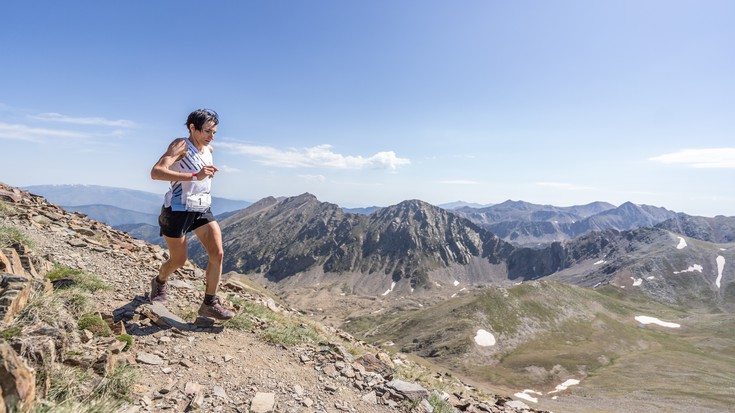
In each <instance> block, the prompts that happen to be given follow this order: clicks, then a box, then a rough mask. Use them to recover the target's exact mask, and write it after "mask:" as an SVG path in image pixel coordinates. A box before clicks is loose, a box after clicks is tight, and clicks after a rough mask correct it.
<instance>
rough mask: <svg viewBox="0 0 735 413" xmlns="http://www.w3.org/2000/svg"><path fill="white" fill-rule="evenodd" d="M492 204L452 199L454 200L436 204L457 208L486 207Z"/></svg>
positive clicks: (442, 206) (445, 207)
mask: <svg viewBox="0 0 735 413" xmlns="http://www.w3.org/2000/svg"><path fill="white" fill-rule="evenodd" d="M491 205H492V204H478V203H474V202H465V201H454V202H448V203H446V204H439V205H437V206H438V207H439V208H444V209H457V208H464V207H467V208H487V207H489V206H491Z"/></svg>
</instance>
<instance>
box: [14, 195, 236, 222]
mask: <svg viewBox="0 0 735 413" xmlns="http://www.w3.org/2000/svg"><path fill="white" fill-rule="evenodd" d="M23 189H25V190H27V191H28V192H31V193H33V194H36V195H41V196H43V197H44V198H46V199H47V200H49V201H50V202H53V203H55V204H58V205H64V206H65V208H69V209H72V207H73V208H74V209H73V210H75V211H77V210H78V211H80V212H82V213H85V214H87V213H88V212H85V211H82V209H84V210H86V211H89V214H88V215H90V217H92V218H93V219H96V220H99V221H102V222H105V223H107V224H109V225H120V224H137V223H152V224H154V225H157V218H156V219H155V220H153V221H151V219H150V217H148V215H154V216H156V217H158V214H159V213H160V211H161V205H162V204H163V193H160V194H155V193H152V192H145V191H138V190H134V189H126V188H113V187H106V186H98V185H33V186H28V187H25V188H23ZM248 205H250V202H248V201H238V200H232V199H226V198H219V197H212V212H213V213H214V214H215V215H219V214H222V213H225V212H229V211H235V210H238V209H242V208H246V207H247V206H248ZM107 206H109V207H110V208H106V207H107ZM135 212H138V213H142V214H143V215H140V214H135ZM103 218H104V219H103Z"/></svg>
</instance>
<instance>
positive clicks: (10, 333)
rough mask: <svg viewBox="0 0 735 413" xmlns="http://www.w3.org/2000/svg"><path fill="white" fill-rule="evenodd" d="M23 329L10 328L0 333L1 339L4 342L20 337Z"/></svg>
mask: <svg viewBox="0 0 735 413" xmlns="http://www.w3.org/2000/svg"><path fill="white" fill-rule="evenodd" d="M21 331H22V329H21V328H20V327H9V328H6V329H5V330H3V331H2V332H0V337H2V338H3V339H4V340H10V339H11V338H13V337H18V336H20V333H21Z"/></svg>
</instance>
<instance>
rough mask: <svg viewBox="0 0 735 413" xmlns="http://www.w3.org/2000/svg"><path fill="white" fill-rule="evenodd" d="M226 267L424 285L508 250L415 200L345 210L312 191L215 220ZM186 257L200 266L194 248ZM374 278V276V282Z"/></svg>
mask: <svg viewBox="0 0 735 413" xmlns="http://www.w3.org/2000/svg"><path fill="white" fill-rule="evenodd" d="M220 226H221V227H222V234H223V239H224V248H225V250H226V251H227V254H225V262H224V267H225V271H237V272H240V273H243V274H260V275H262V276H264V277H265V278H266V279H267V280H269V281H272V282H279V281H283V280H286V279H288V278H289V277H293V276H295V275H297V274H300V273H303V272H307V271H314V270H316V271H318V272H320V273H329V274H351V276H350V277H348V276H345V277H344V278H350V279H351V280H352V281H351V283H352V284H354V285H356V286H359V287H360V288H359V292H362V293H370V294H376V293H378V292H381V293H382V292H383V291H385V288H384V286H385V285H390V284H391V282H395V283H399V282H400V284H401V288H405V289H407V290H408V289H411V288H418V287H427V286H430V285H429V283H428V274H429V273H430V272H431V271H433V270H437V269H442V268H446V267H448V266H452V265H458V266H465V265H467V264H469V263H471V262H472V261H473V260H475V259H480V260H482V261H484V262H485V263H486V266H487V267H488V268H490V267H491V266H492V265H495V264H500V263H501V262H502V261H503V260H504V258H505V256H507V255H508V254H510V252H511V251H512V250H513V247H512V246H511V245H510V244H508V243H506V242H504V241H502V240H500V239H499V238H498V237H496V236H495V235H493V234H491V233H490V232H488V231H485V230H483V229H481V228H479V227H478V226H476V225H474V224H472V223H471V222H470V221H468V220H466V219H463V218H460V217H458V216H456V215H454V214H452V213H449V212H447V211H445V210H443V209H441V208H437V207H434V206H432V205H430V204H427V203H425V202H421V201H415V200H413V201H404V202H402V203H400V204H398V205H394V206H391V207H387V208H382V209H380V210H378V211H376V212H374V213H373V214H371V215H367V216H366V215H357V214H348V213H345V212H344V211H342V209H340V208H339V207H338V206H337V205H334V204H329V203H324V202H319V201H318V200H317V199H316V198H315V197H314V196H313V195H311V194H303V195H300V196H297V197H291V198H285V199H281V200H277V199H275V198H266V199H263V200H261V201H258V202H256V203H255V204H253V205H252V206H250V207H248V208H246V209H245V210H243V211H240V212H238V213H236V214H233V215H232V216H230V217H228V218H226V219H224V220H222V221H221V222H220ZM191 254H192V257H193V258H194V259H195V260H196V261H198V262H200V263H202V262H203V260H204V258H205V256H206V254H205V253H204V251H203V249H202V248H201V247H200V246H198V245H193V246H192V249H191ZM376 280H380V281H379V282H378V281H376Z"/></svg>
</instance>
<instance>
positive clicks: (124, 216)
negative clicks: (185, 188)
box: [61, 205, 158, 227]
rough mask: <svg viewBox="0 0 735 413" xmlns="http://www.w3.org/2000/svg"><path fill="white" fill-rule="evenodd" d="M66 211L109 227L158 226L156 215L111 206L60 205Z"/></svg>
mask: <svg viewBox="0 0 735 413" xmlns="http://www.w3.org/2000/svg"><path fill="white" fill-rule="evenodd" d="M61 207H62V208H64V209H65V210H67V211H76V212H81V213H82V214H84V215H86V216H88V217H89V218H91V219H93V220H95V221H100V222H104V223H106V224H108V225H110V226H111V227H116V226H118V225H122V224H149V225H156V226H157V225H158V215H154V214H145V213H142V212H137V211H131V210H129V209H122V208H118V207H115V206H111V205H78V206H68V205H61Z"/></svg>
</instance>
